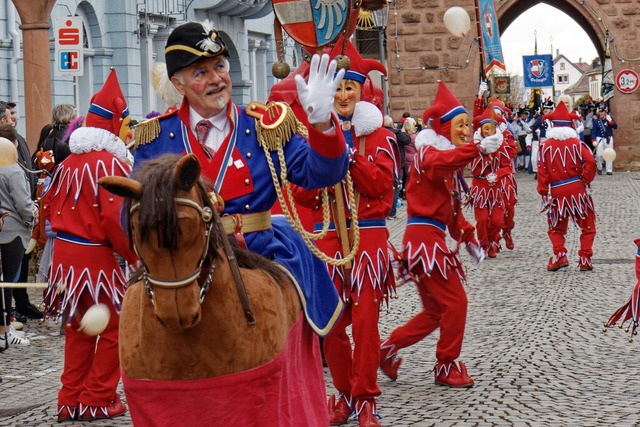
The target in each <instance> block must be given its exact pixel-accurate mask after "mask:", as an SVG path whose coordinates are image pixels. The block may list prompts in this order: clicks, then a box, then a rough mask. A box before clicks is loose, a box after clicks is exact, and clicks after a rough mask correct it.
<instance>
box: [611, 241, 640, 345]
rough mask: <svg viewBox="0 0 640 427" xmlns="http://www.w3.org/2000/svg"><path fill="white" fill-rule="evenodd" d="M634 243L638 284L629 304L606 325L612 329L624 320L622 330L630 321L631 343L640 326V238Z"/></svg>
mask: <svg viewBox="0 0 640 427" xmlns="http://www.w3.org/2000/svg"><path fill="white" fill-rule="evenodd" d="M633 243H635V245H636V279H637V281H636V284H635V286H634V287H633V291H632V292H631V296H630V297H629V298H628V299H627V302H626V303H625V304H624V305H623V306H622V307H620V308H619V309H617V310H616V311H615V313H613V314H612V315H611V317H610V318H609V320H608V321H607V323H606V324H605V325H604V326H605V328H611V327H613V326H616V323H617V322H618V320H620V319H622V321H621V323H620V328H622V327H623V326H624V324H625V323H626V322H627V321H630V322H629V324H628V326H627V328H626V331H627V332H629V342H631V341H633V338H634V337H635V336H636V335H637V334H638V326H639V325H640V238H637V239H635V240H634V241H633ZM605 332H606V329H605Z"/></svg>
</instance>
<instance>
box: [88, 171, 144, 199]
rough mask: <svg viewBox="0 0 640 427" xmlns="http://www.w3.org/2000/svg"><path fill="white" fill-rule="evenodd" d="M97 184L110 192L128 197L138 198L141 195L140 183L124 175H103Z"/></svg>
mask: <svg viewBox="0 0 640 427" xmlns="http://www.w3.org/2000/svg"><path fill="white" fill-rule="evenodd" d="M98 184H100V185H101V186H102V188H104V189H105V190H107V191H109V192H110V193H113V194H116V195H118V196H122V197H125V198H129V199H135V200H140V198H141V197H142V184H140V183H139V182H138V181H136V180H134V179H131V178H125V177H124V176H103V177H102V178H100V179H99V180H98Z"/></svg>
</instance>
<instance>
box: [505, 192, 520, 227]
mask: <svg viewBox="0 0 640 427" xmlns="http://www.w3.org/2000/svg"><path fill="white" fill-rule="evenodd" d="M516 203H517V200H509V198H508V197H505V199H504V210H503V215H504V216H503V221H502V232H503V233H505V234H511V230H513V227H515V226H516V223H515V221H514V218H515V215H516Z"/></svg>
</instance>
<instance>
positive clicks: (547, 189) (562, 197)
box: [538, 102, 596, 271]
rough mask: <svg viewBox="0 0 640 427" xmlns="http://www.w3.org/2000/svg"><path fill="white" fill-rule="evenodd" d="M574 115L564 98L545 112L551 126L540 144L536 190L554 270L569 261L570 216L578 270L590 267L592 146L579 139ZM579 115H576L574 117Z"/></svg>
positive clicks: (550, 266) (593, 232)
mask: <svg viewBox="0 0 640 427" xmlns="http://www.w3.org/2000/svg"><path fill="white" fill-rule="evenodd" d="M576 117H577V115H576V114H574V113H569V111H568V110H567V107H566V105H565V104H564V103H563V102H560V103H558V107H557V108H556V109H555V111H554V112H553V113H550V114H546V115H545V116H544V117H543V120H547V119H548V120H549V121H550V122H551V124H552V125H553V127H552V128H551V129H548V130H547V140H546V141H545V143H544V144H543V145H542V147H541V148H540V157H539V163H538V193H539V194H540V195H541V196H542V200H543V203H544V205H545V207H546V209H547V216H548V218H547V219H548V224H549V230H548V234H549V239H550V240H551V244H552V245H553V257H551V258H550V259H549V263H548V265H547V270H549V271H557V270H559V269H561V268H563V267H567V266H568V265H569V261H568V260H567V248H566V247H565V234H566V233H567V225H568V223H569V220H571V221H572V222H574V223H575V224H576V225H578V227H580V230H581V234H580V250H579V251H578V255H579V257H580V258H579V260H578V266H579V268H580V271H591V270H592V269H593V267H592V265H591V256H592V255H593V250H592V246H593V240H594V239H595V237H596V223H595V220H596V213H595V208H594V205H593V200H592V199H591V195H590V194H589V191H590V184H591V181H593V178H594V177H595V175H596V162H595V158H594V157H593V154H592V153H591V150H589V147H587V145H586V144H585V143H584V142H582V141H580V139H578V134H577V133H576V131H575V130H574V129H573V128H572V127H571V124H572V120H574V119H576ZM577 118H579V117H577Z"/></svg>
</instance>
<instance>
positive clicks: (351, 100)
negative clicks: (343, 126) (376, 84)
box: [333, 80, 362, 117]
mask: <svg viewBox="0 0 640 427" xmlns="http://www.w3.org/2000/svg"><path fill="white" fill-rule="evenodd" d="M361 96H362V86H361V85H360V83H358V82H356V81H353V80H342V81H341V82H340V86H338V89H336V96H335V98H334V100H333V105H334V107H335V108H336V111H337V112H338V114H340V115H341V116H342V117H351V116H352V115H353V110H355V108H356V103H357V102H359V101H360V97H361Z"/></svg>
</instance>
